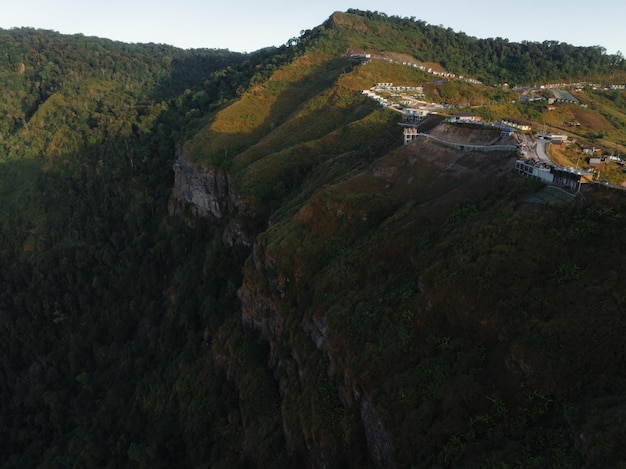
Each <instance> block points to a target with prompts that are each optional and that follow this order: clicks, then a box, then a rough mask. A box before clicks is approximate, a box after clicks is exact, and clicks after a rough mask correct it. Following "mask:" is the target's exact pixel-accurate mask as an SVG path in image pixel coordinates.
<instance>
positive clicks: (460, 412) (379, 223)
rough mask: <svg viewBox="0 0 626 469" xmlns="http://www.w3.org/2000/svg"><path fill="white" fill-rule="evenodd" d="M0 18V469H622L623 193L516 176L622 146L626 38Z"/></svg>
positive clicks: (422, 27) (337, 22)
mask: <svg viewBox="0 0 626 469" xmlns="http://www.w3.org/2000/svg"><path fill="white" fill-rule="evenodd" d="M0 33H1V34H0V41H1V42H2V44H0V45H3V47H2V48H1V49H2V50H4V51H7V52H6V53H5V54H4V55H2V56H0V60H2V61H3V62H2V63H3V64H4V65H5V66H4V67H3V71H2V72H0V73H2V78H3V80H2V81H1V82H0V83H1V84H2V86H3V89H4V91H5V95H6V99H5V104H4V107H3V108H2V109H3V110H2V114H0V134H1V140H0V157H1V161H2V163H1V166H2V172H1V173H0V196H1V197H2V199H1V200H2V207H3V218H2V219H1V220H0V265H2V269H0V282H1V283H2V285H3V288H2V290H1V291H0V319H1V323H2V324H3V333H2V334H1V335H0V341H1V342H0V344H1V347H0V353H1V354H2V362H3V374H2V375H0V405H1V406H2V409H1V412H0V439H1V440H2V441H3V446H2V449H1V450H0V452H1V453H2V458H0V460H1V461H2V463H1V465H2V467H16V466H18V465H27V466H36V467H44V466H46V467H67V466H85V467H109V466H115V467H138V466H139V467H171V466H174V465H175V466H177V467H363V468H371V467H378V468H382V467H412V466H414V467H433V468H434V467H459V466H462V467H594V468H595V467H607V466H612V467H619V466H620V465H623V464H625V461H626V453H625V452H624V448H623V444H622V442H623V441H624V439H625V438H626V434H625V433H624V428H626V427H624V425H623V416H624V414H625V413H626V380H625V379H624V378H625V377H624V373H623V370H624V366H625V365H626V363H625V361H626V352H625V351H624V347H623V335H624V332H625V328H624V318H623V311H626V296H625V295H624V294H623V293H622V290H623V289H622V285H623V284H624V281H625V280H626V278H625V277H626V270H625V269H624V265H625V264H624V258H625V253H624V243H623V240H622V234H623V232H624V229H626V226H625V218H624V217H623V212H624V210H625V209H626V205H625V202H624V197H623V193H622V192H621V191H617V190H612V189H611V187H610V186H607V185H604V184H589V185H588V187H585V189H584V190H583V191H582V194H578V193H572V194H571V197H568V198H567V199H565V198H564V200H566V202H567V203H562V204H550V203H543V202H546V201H548V202H549V201H550V198H549V197H547V196H545V194H546V193H545V184H543V183H542V182H541V181H540V180H537V179H532V178H530V179H527V178H523V177H520V176H518V175H517V174H516V173H515V171H514V168H515V164H516V160H517V159H518V158H519V157H520V153H519V151H518V149H517V148H516V147H515V145H514V142H518V140H517V139H519V141H522V139H524V141H533V139H534V138H535V137H534V134H535V133H538V132H541V133H546V134H547V133H552V134H563V135H567V136H568V139H567V142H569V146H568V144H567V143H564V144H560V143H559V144H558V145H557V143H556V140H553V141H552V144H551V145H548V152H549V153H550V156H551V158H553V159H554V160H555V161H557V162H559V164H563V165H572V166H573V165H574V164H577V165H580V167H582V161H584V164H585V165H587V164H591V157H592V156H594V155H593V154H591V155H588V154H587V153H585V152H584V151H585V149H584V148H583V146H584V145H589V144H593V145H596V146H597V147H598V148H601V149H602V151H601V152H598V153H605V152H609V153H615V154H616V155H617V154H623V153H622V152H626V105H625V103H626V101H625V100H624V98H625V97H626V95H625V93H626V91H624V89H622V87H621V85H622V84H624V82H626V78H625V77H626V75H625V69H624V67H625V64H624V61H623V59H620V57H615V56H608V55H606V54H604V53H603V51H602V50H600V49H599V48H593V47H592V48H577V47H573V46H570V45H568V44H561V43H553V42H546V43H541V44H539V43H522V44H516V43H509V42H507V41H504V40H499V39H494V40H479V39H475V38H471V37H468V36H466V35H464V34H462V33H458V34H457V33H454V32H452V31H451V30H449V29H444V28H440V27H436V26H431V25H428V24H426V23H424V22H422V21H419V20H414V19H408V18H398V17H388V16H386V15H382V14H377V13H372V12H363V11H358V10H349V11H347V12H336V13H333V14H332V15H331V16H330V17H329V18H328V20H327V21H325V22H324V23H323V24H321V25H319V26H316V27H314V28H312V29H311V30H307V31H303V33H302V34H301V36H300V37H299V38H296V39H293V40H290V41H289V42H288V43H287V44H285V45H284V46H282V47H279V48H269V49H264V50H262V51H259V52H257V53H254V54H232V53H229V52H227V51H215V50H202V51H182V50H179V49H176V48H170V47H168V46H161V45H159V46H157V45H127V44H123V43H116V42H113V41H106V40H99V39H97V38H85V37H82V36H63V35H58V34H56V33H52V32H46V31H40V30H15V31H0ZM380 83H387V84H388V83H392V84H393V85H394V86H396V87H405V88H407V89H408V91H406V93H405V92H404V91H395V90H392V91H380V90H382V88H383V87H376V84H380ZM551 90H562V91H563V92H562V93H557V95H558V96H559V97H561V98H567V97H568V96H569V95H571V96H573V97H574V98H575V100H576V101H577V102H575V101H573V102H561V101H556V97H557V96H556V95H554V93H552V91H551ZM365 91H370V92H371V93H370V94H368V93H366V92H365ZM383 95H384V96H383ZM375 97H378V98H380V99H375ZM552 98H555V101H552ZM383 100H384V101H383ZM403 101H406V102H409V103H410V104H406V103H405V104H403ZM412 106H413V107H412ZM421 106H423V107H424V108H428V109H432V110H433V111H435V112H436V114H431V115H427V116H424V117H425V118H424V119H423V120H421V117H422V116H420V120H419V122H412V123H411V128H412V129H415V131H416V134H422V135H420V136H418V137H417V138H415V139H414V140H413V141H411V142H409V143H408V144H406V145H405V142H404V138H403V129H404V128H405V126H406V124H407V122H406V121H405V120H404V119H405V115H404V111H405V110H406V109H405V108H407V107H408V108H410V109H414V110H419V109H420V107H421ZM454 114H463V115H469V114H471V115H472V116H474V117H475V118H476V119H475V120H478V119H477V118H480V120H481V122H483V123H486V122H493V123H496V122H501V121H502V120H503V119H504V120H506V119H509V120H519V121H524V122H528V123H530V124H532V130H530V131H528V130H526V131H517V130H516V133H515V135H513V136H511V135H506V136H504V135H503V131H502V129H501V128H497V127H493V126H485V125H479V124H477V123H476V122H474V121H472V122H460V123H453V122H448V119H449V118H450V117H452V116H453V115H454ZM452 120H454V118H453V119H452ZM400 124H404V126H403V125H400ZM504 133H508V131H507V132H504ZM423 134H427V135H428V137H427V136H425V135H423ZM437 139H439V140H437ZM527 139H528V140H527ZM574 140H575V142H574ZM441 141H443V142H444V143H442V142H441ZM502 143H505V144H506V145H504V146H503V147H497V149H495V150H493V149H492V150H493V151H486V150H485V149H484V148H482V147H485V146H492V145H493V144H502ZM471 144H475V145H479V147H472V146H469V145H471ZM461 147H463V148H461ZM586 158H589V161H588V162H587V161H586V160H585V159H586ZM601 164H604V165H605V166H604V167H598V170H599V171H600V172H601V173H602V174H603V175H605V174H607V171H613V173H611V172H608V176H606V177H610V178H611V181H612V182H615V183H616V184H617V183H619V182H621V180H623V177H622V174H623V173H622V172H621V166H619V164H618V162H616V161H613V160H607V161H604V162H602V163H601ZM603 177H604V176H603ZM620 178H621V179H620ZM538 202H541V203H538Z"/></svg>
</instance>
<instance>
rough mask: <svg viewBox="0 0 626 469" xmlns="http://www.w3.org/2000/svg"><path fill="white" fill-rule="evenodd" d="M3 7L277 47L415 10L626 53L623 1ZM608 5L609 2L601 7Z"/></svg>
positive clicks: (2, 19) (458, 27)
mask: <svg viewBox="0 0 626 469" xmlns="http://www.w3.org/2000/svg"><path fill="white" fill-rule="evenodd" d="M6 3H7V5H3V6H2V10H1V12H0V28H3V29H9V28H13V27H22V26H28V27H34V28H42V29H50V30H54V31H58V32H60V33H64V34H75V33H82V34H84V35H86V36H98V37H104V38H109V39H114V40H118V41H124V42H134V43H146V42H154V43H161V44H169V45H173V46H177V47H181V48H184V49H189V48H210V49H213V48H216V49H230V50H231V51H236V52H253V51H255V50H258V49H261V48H263V47H268V46H280V45H282V44H285V43H286V42H287V41H288V40H289V39H290V38H292V37H297V36H299V35H300V32H301V31H303V30H306V29H312V28H314V27H315V26H318V25H320V24H322V23H323V22H324V21H325V20H326V19H328V17H329V16H330V15H331V14H332V13H333V12H334V11H346V10H348V9H349V8H356V9H359V10H369V11H378V12H382V13H385V14H387V15H389V16H391V15H396V16H401V17H409V18H410V17H415V18H416V19H419V20H423V21H425V22H426V23H429V24H432V25H442V26H444V27H446V28H452V29H453V30H454V31H457V32H460V31H462V32H464V33H466V34H468V35H469V36H475V37H478V38H489V37H502V38H507V39H509V40H510V41H512V42H520V41H523V40H527V41H538V42H542V41H544V40H554V41H559V42H567V43H569V44H573V45H575V46H596V45H597V46H601V47H604V48H605V49H606V51H607V52H608V53H609V54H614V53H616V52H618V51H620V52H622V53H624V54H626V2H623V1H621V0H620V1H619V2H618V1H617V0H614V1H612V2H602V3H601V4H596V3H595V2H590V1H588V0H584V1H583V0H568V1H562V0H558V1H550V0H543V1H541V0H526V1H521V2H505V1H501V0H500V1H492V0H430V1H412V2H402V1H397V2H390V1H388V0H387V1H380V0H378V1H375V0H352V1H343V0H334V1H329V0H310V1H308V2H307V1H304V2H303V1H299V2H295V1H293V0H292V1H285V0H266V1H265V2H260V1H258V0H255V1H250V0H238V1H230V2H229V1H227V0H106V1H102V0H100V1H92V0H90V1H85V0H54V1H51V0H28V1H24V0H22V1H10V2H6ZM608 5H610V6H608Z"/></svg>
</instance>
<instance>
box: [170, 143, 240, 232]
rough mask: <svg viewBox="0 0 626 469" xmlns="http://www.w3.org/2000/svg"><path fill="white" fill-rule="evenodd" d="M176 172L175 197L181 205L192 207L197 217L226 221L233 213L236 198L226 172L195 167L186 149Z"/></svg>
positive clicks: (177, 160)
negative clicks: (227, 216) (228, 215)
mask: <svg viewBox="0 0 626 469" xmlns="http://www.w3.org/2000/svg"><path fill="white" fill-rule="evenodd" d="M173 169H174V190H173V196H174V198H175V199H177V200H178V201H179V202H183V203H187V204H190V205H191V206H192V207H193V211H194V212H195V214H197V215H198V216H201V217H209V216H212V217H215V218H217V219H218V220H222V219H223V218H224V216H225V215H226V214H228V213H229V212H231V211H232V209H233V207H234V206H235V196H234V194H233V193H232V192H231V190H230V186H231V185H230V178H229V176H228V174H227V173H226V172H225V171H223V170H221V169H214V168H206V167H204V166H201V165H197V164H194V163H192V162H191V161H189V159H188V158H187V155H186V154H185V152H184V150H182V149H179V150H178V155H177V158H176V162H175V163H174V165H173Z"/></svg>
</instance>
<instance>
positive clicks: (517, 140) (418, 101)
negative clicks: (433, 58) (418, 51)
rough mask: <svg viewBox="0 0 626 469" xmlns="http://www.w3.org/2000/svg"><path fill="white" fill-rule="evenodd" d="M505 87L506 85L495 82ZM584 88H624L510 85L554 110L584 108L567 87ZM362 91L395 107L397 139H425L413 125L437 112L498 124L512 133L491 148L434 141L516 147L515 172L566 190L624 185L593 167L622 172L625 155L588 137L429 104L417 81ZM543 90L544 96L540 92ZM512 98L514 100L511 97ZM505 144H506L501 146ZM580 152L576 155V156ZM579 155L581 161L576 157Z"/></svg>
mask: <svg viewBox="0 0 626 469" xmlns="http://www.w3.org/2000/svg"><path fill="white" fill-rule="evenodd" d="M350 58H352V59H360V60H362V62H361V63H362V64H364V65H367V64H368V63H369V62H370V61H371V60H373V59H378V60H386V61H390V62H391V61H393V60H392V59H389V58H386V57H378V56H372V55H370V54H354V53H352V54H350ZM395 63H397V64H401V65H404V66H410V67H413V68H418V69H419V70H422V71H423V72H425V73H429V74H432V75H434V76H437V77H443V78H445V79H448V80H455V79H456V80H463V81H466V82H469V83H473V84H481V83H480V81H478V80H475V79H471V78H466V77H463V76H456V75H455V74H452V73H449V72H445V71H436V70H433V69H432V68H427V67H426V66H425V65H423V64H416V63H410V62H405V61H403V62H398V61H395ZM499 86H503V87H508V85H507V84H504V85H499ZM586 87H589V88H591V89H594V90H597V89H606V90H620V89H624V88H625V86H624V85H607V86H602V85H599V84H590V83H583V82H576V83H558V84H545V85H537V86H532V87H521V88H515V89H514V90H513V91H515V92H516V93H518V94H519V96H520V98H519V104H520V105H521V104H523V103H535V102H537V101H545V103H546V104H545V109H546V110H547V111H554V110H556V106H557V105H559V104H560V103H567V104H574V105H577V106H582V107H586V104H583V103H581V102H580V100H579V99H578V98H576V97H575V96H574V95H573V94H572V93H571V92H570V91H569V89H571V90H572V91H575V92H582V91H583V90H584V89H585V88H586ZM362 94H363V95H365V96H367V97H368V98H370V99H373V100H375V101H376V102H377V103H379V104H380V105H381V106H383V107H386V108H388V109H391V110H393V111H395V112H398V113H400V114H401V115H402V117H401V121H400V123H399V124H400V126H402V128H403V135H402V138H403V143H404V144H405V145H407V144H409V143H410V142H412V141H413V140H415V139H417V138H420V137H422V138H431V139H432V137H429V136H428V134H427V133H426V132H422V131H420V130H419V127H420V124H421V123H422V122H423V121H424V120H425V119H427V118H428V117H429V116H433V115H439V116H443V117H445V122H447V123H448V124H456V125H468V124H471V125H480V126H488V127H494V128H497V129H500V131H501V137H502V138H503V139H504V138H512V139H513V140H512V141H510V142H508V143H504V144H503V143H502V142H497V143H498V144H499V146H495V145H492V146H491V148H487V147H486V146H480V148H479V147H477V146H475V145H474V146H473V145H467V144H466V145H463V146H461V145H459V144H458V142H445V141H441V140H439V142H440V143H443V144H446V143H447V144H450V145H453V146H456V147H458V148H461V149H462V150H465V151H468V150H470V149H473V150H481V151H488V150H490V149H491V150H495V149H499V150H504V149H510V150H513V151H517V153H518V157H519V159H518V162H517V164H516V171H517V172H518V173H519V174H521V175H523V176H525V177H535V178H537V179H540V180H541V181H543V182H545V183H547V184H555V185H560V186H562V187H565V188H568V189H569V190H575V191H580V188H581V184H586V183H598V184H602V185H605V186H608V187H612V188H615V189H621V190H624V189H626V176H624V178H623V181H619V184H618V183H617V182H618V181H612V183H609V181H608V180H606V179H602V178H601V174H600V173H599V171H598V170H597V168H598V167H599V166H601V165H602V166H604V165H606V164H614V165H618V166H620V167H621V168H622V174H626V155H623V156H622V155H619V154H618V155H615V154H610V153H608V152H607V151H604V150H603V149H602V148H600V147H599V146H596V145H594V144H591V143H588V142H584V141H583V142H578V141H577V139H576V138H575V136H574V138H570V137H572V136H570V135H568V134H566V133H562V132H561V131H559V132H554V131H548V129H547V126H546V125H545V124H543V126H542V127H543V128H542V129H540V130H538V129H537V128H536V127H537V125H536V124H535V133H533V123H532V122H529V121H524V120H520V119H516V118H512V117H506V116H505V117H501V118H500V119H498V120H495V121H483V119H482V118H481V116H479V115H477V114H475V113H473V112H456V111H457V107H458V106H455V105H453V104H451V103H444V102H440V103H435V102H430V101H428V100H426V95H425V93H424V86H423V85H418V84H415V85H413V84H412V85H395V84H394V83H392V82H380V83H376V84H374V85H373V86H372V87H371V88H369V89H365V90H362ZM546 95H547V97H546ZM513 103H515V101H513ZM493 104H495V103H490V104H484V105H482V106H473V107H483V106H485V107H486V106H493ZM565 124H566V125H567V126H569V127H574V128H575V127H578V126H580V123H578V122H576V121H568V122H566V123H565ZM507 145H508V146H507ZM546 146H548V147H549V146H555V147H557V148H559V149H567V150H568V151H569V152H572V153H573V152H577V153H578V157H577V158H576V164H575V165H574V166H570V165H563V164H559V163H558V162H556V161H552V159H551V158H550V157H549V156H548V154H549V150H547V149H546ZM581 154H582V155H584V156H583V158H581V156H580V155H581ZM581 159H582V160H583V161H582V162H581Z"/></svg>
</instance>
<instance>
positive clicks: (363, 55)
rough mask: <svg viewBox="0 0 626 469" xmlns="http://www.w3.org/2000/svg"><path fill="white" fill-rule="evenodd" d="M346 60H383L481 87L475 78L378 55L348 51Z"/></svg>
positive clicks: (366, 61)
mask: <svg viewBox="0 0 626 469" xmlns="http://www.w3.org/2000/svg"><path fill="white" fill-rule="evenodd" d="M346 58H348V59H353V60H358V61H360V62H361V63H363V64H367V63H369V62H371V61H372V60H373V59H376V60H384V61H386V62H390V63H394V64H398V65H404V66H406V67H412V68H416V69H418V70H421V71H423V72H426V73H430V74H432V75H435V76H439V77H443V78H454V79H459V80H462V81H465V82H467V83H472V84H475V85H481V84H482V82H481V81H479V80H476V79H475V78H469V77H464V76H463V75H459V76H458V77H457V76H456V74H454V73H450V72H446V71H441V72H440V71H437V70H434V69H433V68H432V67H426V66H425V65H423V64H416V63H413V62H406V61H398V60H394V59H391V58H389V57H384V56H380V55H372V54H368V53H364V52H355V51H352V50H351V51H348V53H347V54H346Z"/></svg>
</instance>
